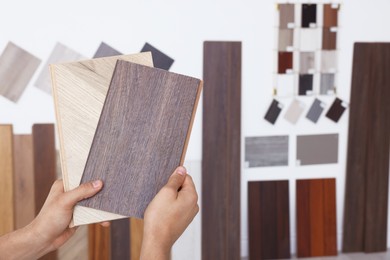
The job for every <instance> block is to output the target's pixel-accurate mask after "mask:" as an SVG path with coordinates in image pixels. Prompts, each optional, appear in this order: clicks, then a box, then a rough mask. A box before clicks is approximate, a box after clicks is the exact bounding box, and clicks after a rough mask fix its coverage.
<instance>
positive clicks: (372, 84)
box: [343, 43, 390, 253]
mask: <svg viewBox="0 0 390 260" xmlns="http://www.w3.org/2000/svg"><path fill="white" fill-rule="evenodd" d="M353 57H354V58H353V70H352V85H351V99H350V117H349V135H348V151H347V174H346V187H345V207H344V224H343V225H344V226H343V234H344V236H343V252H356V251H364V252H367V253H371V252H380V251H386V250H387V225H388V223H387V219H388V215H387V214H388V212H387V211H388V193H389V191H388V189H389V187H388V178H389V146H390V140H389V139H390V136H389V133H390V103H389V100H390V75H389V73H388V71H389V69H390V63H389V59H390V44H389V43H356V44H355V46H354V55H353Z"/></svg>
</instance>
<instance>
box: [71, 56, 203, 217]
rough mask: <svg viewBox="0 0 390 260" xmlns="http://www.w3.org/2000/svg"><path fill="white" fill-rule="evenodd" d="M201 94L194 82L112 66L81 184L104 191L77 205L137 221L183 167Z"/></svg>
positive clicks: (128, 64) (133, 66)
mask: <svg viewBox="0 0 390 260" xmlns="http://www.w3.org/2000/svg"><path fill="white" fill-rule="evenodd" d="M201 89H202V82H201V81H200V80H199V79H196V78H192V77H188V76H184V75H179V74H176V73H171V72H168V71H165V70H162V69H157V68H150V67H148V66H143V65H139V64H135V63H131V62H127V61H122V60H118V61H117V65H116V67H115V71H114V74H113V76H112V80H111V84H110V88H109V90H108V93H107V98H106V100H105V104H104V107H103V110H102V114H101V116H100V119H99V124H98V127H97V129H96V133H95V136H94V139H93V143H92V147H91V150H90V152H89V156H88V160H87V163H86V166H85V170H84V173H83V177H82V179H81V182H82V183H86V182H90V181H93V180H96V179H100V180H102V181H103V182H104V188H103V189H102V190H101V191H100V192H99V193H98V194H96V195H95V196H93V197H91V198H88V199H85V200H82V201H80V202H79V204H80V205H83V206H87V207H91V208H95V209H100V210H105V211H109V212H113V213H117V214H121V215H125V216H130V217H136V218H143V216H144V212H145V209H146V207H147V206H148V205H149V203H150V201H152V199H153V198H154V196H155V195H156V194H157V192H158V191H159V190H160V189H161V188H162V187H163V186H164V185H165V184H166V183H167V181H168V178H169V176H170V175H171V174H172V172H173V171H174V170H175V168H176V167H177V166H179V165H183V162H184V158H185V153H186V149H187V144H188V141H189V137H190V133H191V128H192V122H193V120H194V115H195V112H196V108H197V103H198V100H199V96H200V93H201ZM178 93H180V95H179V94H178Z"/></svg>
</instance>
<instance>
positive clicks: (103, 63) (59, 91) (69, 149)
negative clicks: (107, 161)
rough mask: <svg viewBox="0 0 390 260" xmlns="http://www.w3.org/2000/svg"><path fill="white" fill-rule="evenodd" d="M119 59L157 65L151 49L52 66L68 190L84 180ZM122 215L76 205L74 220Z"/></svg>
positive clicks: (85, 221) (98, 219)
mask: <svg viewBox="0 0 390 260" xmlns="http://www.w3.org/2000/svg"><path fill="white" fill-rule="evenodd" d="M118 59H122V60H127V61H131V62H135V63H139V64H143V65H148V66H153V62H152V56H151V53H150V52H147V53H141V54H134V55H123V56H115V57H108V58H99V59H93V60H87V61H81V62H74V63H66V64H56V65H52V66H51V73H52V82H53V96H54V102H55V108H56V121H57V126H58V134H59V140H60V155H61V161H62V163H61V166H62V174H63V180H64V187H65V190H70V189H74V188H76V187H77V186H78V185H79V184H80V180H81V176H82V174H83V171H84V168H85V163H86V161H87V157H88V154H89V150H90V148H91V145H92V140H93V136H94V134H95V131H96V127H97V124H98V121H99V117H100V114H101V112H102V108H103V103H104V100H105V98H106V95H107V90H108V87H109V85H110V81H111V78H112V74H113V72H114V68H115V64H116V61H117V60H118ZM120 218H124V216H121V215H118V214H113V213H109V212H103V211H100V210H95V209H90V208H85V207H81V206H76V207H75V209H74V213H73V224H74V225H76V226H77V225H82V224H88V223H97V222H102V221H105V220H113V219H120Z"/></svg>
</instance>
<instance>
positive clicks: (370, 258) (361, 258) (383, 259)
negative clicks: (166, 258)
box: [241, 251, 390, 260]
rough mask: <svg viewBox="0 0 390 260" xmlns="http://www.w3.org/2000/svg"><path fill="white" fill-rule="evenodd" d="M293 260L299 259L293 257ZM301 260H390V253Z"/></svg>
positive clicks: (245, 258) (245, 259)
mask: <svg viewBox="0 0 390 260" xmlns="http://www.w3.org/2000/svg"><path fill="white" fill-rule="evenodd" d="M248 259H249V258H247V257H244V258H242V259H241V260H248ZM291 259H298V258H296V257H293V258H291ZM300 259H313V260H390V251H387V252H385V253H375V254H364V253H354V254H342V255H339V256H336V257H312V258H300Z"/></svg>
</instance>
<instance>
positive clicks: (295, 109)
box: [284, 99, 305, 124]
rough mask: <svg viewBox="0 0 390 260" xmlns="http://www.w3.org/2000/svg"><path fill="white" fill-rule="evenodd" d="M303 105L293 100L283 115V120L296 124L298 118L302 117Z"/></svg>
mask: <svg viewBox="0 0 390 260" xmlns="http://www.w3.org/2000/svg"><path fill="white" fill-rule="evenodd" d="M304 109H305V105H304V104H303V103H302V102H300V101H299V100H297V99H294V100H293V101H292V102H291V104H290V106H289V107H288V109H287V111H286V113H285V114H284V119H286V120H287V121H289V122H290V123H291V124H296V123H297V122H298V119H299V117H300V116H301V115H302V113H303V110H304Z"/></svg>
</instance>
